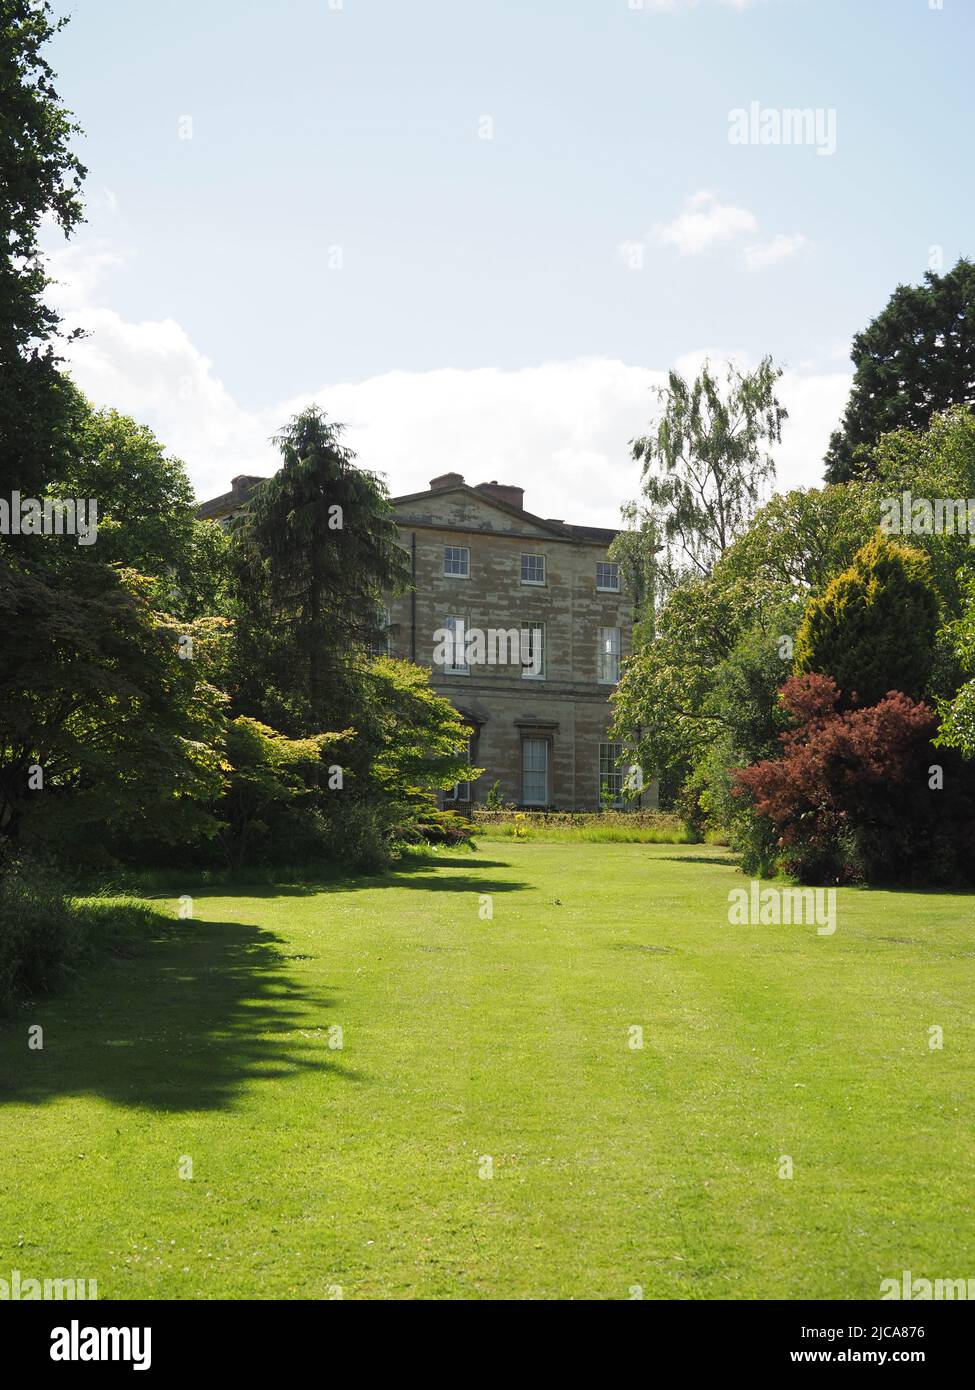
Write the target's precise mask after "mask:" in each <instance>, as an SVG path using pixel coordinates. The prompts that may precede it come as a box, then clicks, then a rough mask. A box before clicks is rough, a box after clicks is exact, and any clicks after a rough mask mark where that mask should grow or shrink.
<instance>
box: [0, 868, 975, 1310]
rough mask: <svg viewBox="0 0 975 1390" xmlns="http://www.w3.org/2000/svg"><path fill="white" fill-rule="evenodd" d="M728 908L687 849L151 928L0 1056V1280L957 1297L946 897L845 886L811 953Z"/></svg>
mask: <svg viewBox="0 0 975 1390" xmlns="http://www.w3.org/2000/svg"><path fill="white" fill-rule="evenodd" d="M742 881H743V880H742V879H741V876H740V874H739V873H738V871H737V868H736V867H735V864H734V861H733V859H732V858H731V857H730V856H729V855H727V854H726V853H724V852H722V851H720V850H715V849H713V848H709V847H707V846H686V847H670V846H662V845H661V846H654V845H648V846H647V845H619V844H603V845H586V844H584V843H572V844H539V843H529V844H519V843H516V842H504V843H501V842H495V843H494V844H493V845H485V846H484V847H483V848H482V850H481V851H480V852H479V853H478V854H476V855H464V856H460V855H452V854H446V853H442V854H440V855H438V856H437V857H436V859H435V860H434V861H425V862H421V861H415V862H412V863H410V864H407V865H405V866H403V867H402V868H401V869H400V870H399V871H397V872H392V873H389V874H385V875H381V876H377V877H376V878H373V879H370V880H365V881H360V882H359V883H352V882H351V881H348V880H344V881H333V882H323V883H320V884H315V883H305V884H301V883H290V884H284V885H270V884H265V885H260V884H258V885H252V886H249V887H247V888H243V889H238V890H234V889H232V888H229V887H226V886H213V885H211V886H207V885H205V884H192V883H186V884H183V885H181V888H182V891H183V893H185V894H190V895H192V896H193V910H194V916H193V918H192V919H186V920H178V919H177V918H176V917H175V916H174V915H173V914H175V912H176V910H177V895H176V894H175V893H174V894H172V895H171V896H168V897H166V898H163V899H160V900H159V902H158V904H157V906H158V907H159V909H160V910H161V911H162V912H165V913H166V914H167V915H166V916H165V917H164V916H157V917H154V918H152V919H151V925H150V926H147V927H144V928H143V929H142V931H141V934H136V935H134V936H133V938H132V940H131V942H130V945H129V949H128V951H127V952H122V951H115V952H112V953H111V954H109V955H108V956H106V957H104V958H103V960H102V962H101V963H100V964H98V965H96V966H94V967H93V968H92V969H91V971H90V973H88V974H87V975H85V976H84V977H82V978H81V979H79V980H78V981H77V982H76V983H75V984H74V985H73V986H72V987H71V989H70V990H69V991H68V992H67V993H64V994H62V995H60V996H56V997H54V998H52V999H49V1000H47V1001H45V1002H42V1003H37V1004H35V1005H33V1006H30V1007H27V1008H25V1009H22V1010H21V1011H20V1012H19V1013H18V1014H17V1016H16V1018H15V1019H13V1020H12V1021H8V1022H7V1023H6V1024H5V1025H3V1027H2V1028H0V1274H4V1275H5V1268H10V1269H12V1268H17V1269H19V1270H20V1271H21V1273H22V1276H23V1277H25V1278H26V1277H38V1278H43V1277H58V1276H62V1277H64V1276H72V1277H75V1278H82V1277H85V1278H96V1279H97V1280H98V1287H99V1294H100V1296H101V1297H103V1298H110V1297H114V1296H129V1297H144V1298H218V1297H241V1298H243V1297H255V1298H265V1297H274V1298H289V1297H295V1298H308V1297H310V1298H326V1297H331V1296H334V1295H335V1293H336V1291H337V1290H338V1289H341V1291H342V1293H343V1294H344V1296H345V1297H347V1298H362V1297H390V1298H407V1297H421V1298H434V1297H436V1298H488V1299H495V1298H577V1299H578V1298H600V1299H602V1298H607V1299H618V1298H624V1299H625V1298H628V1297H631V1296H632V1292H631V1291H632V1290H633V1289H634V1287H636V1286H638V1287H639V1288H640V1289H641V1290H642V1291H643V1294H644V1296H645V1297H646V1298H691V1299H700V1298H733V1299H737V1298H755V1297H759V1298H793V1297H812V1298H826V1297H838V1298H876V1297H877V1296H878V1293H879V1287H880V1281H881V1279H883V1278H886V1277H891V1276H893V1277H899V1275H900V1271H902V1270H904V1269H910V1270H911V1271H912V1272H913V1274H914V1276H915V1277H929V1278H934V1277H942V1276H944V1277H949V1276H954V1277H967V1276H968V1275H970V1274H972V1273H973V1272H975V1250H973V1237H972V1233H971V1210H972V1205H973V1198H975V1163H973V1158H975V1152H973V1148H975V1141H973V1135H975V1098H973V1088H972V1086H971V1075H972V1064H973V1052H975V1023H973V1017H972V1009H971V1001H972V998H973V997H975V991H973V986H975V941H973V935H975V933H973V925H972V924H973V918H975V913H973V907H975V897H973V896H971V895H963V894H950V893H939V894H929V893H900V892H868V891H855V890H844V891H841V892H840V894H839V903H838V926H837V931H836V933H835V935H833V936H831V937H822V936H818V935H817V933H816V931H815V929H814V928H811V927H761V926H754V927H731V926H729V925H728V921H727V894H728V891H729V889H730V888H732V887H737V886H739V885H740V884H741V883H742ZM488 909H491V910H492V914H493V915H491V916H490V917H489V916H487V915H486V914H487V912H488ZM32 1024H41V1025H42V1026H43V1029H44V1048H43V1050H42V1051H31V1050H30V1049H29V1048H28V1046H27V1041H28V1028H29V1027H30V1025H32ZM935 1026H937V1027H940V1028H941V1029H942V1030H943V1044H944V1045H943V1047H942V1048H941V1049H940V1050H939V1049H932V1047H931V1046H929V1042H930V1041H931V1039H932V1037H933V1036H935V1035H933V1034H932V1033H931V1032H930V1030H931V1029H932V1027H935ZM336 1028H341V1030H342V1034H341V1039H339V1034H338V1033H337V1032H335V1031H334V1030H335V1029H336ZM635 1028H639V1029H642V1042H643V1046H642V1047H640V1048H637V1047H634V1046H632V1045H631V1043H632V1042H634V1041H635V1040H637V1039H638V1037H639V1035H638V1034H637V1033H635V1032H634V1031H633V1030H634V1029H635ZM339 1040H341V1042H342V1046H341V1047H338V1046H336V1045H335V1044H336V1043H337V1042H338V1041H339ZM330 1044H332V1045H330ZM786 1158H788V1159H789V1160H791V1164H792V1171H793V1176H792V1177H791V1178H783V1177H780V1173H781V1172H783V1171H784V1170H785V1164H784V1160H785V1159H786ZM188 1160H192V1178H191V1179H189V1178H185V1177H181V1176H180V1172H181V1168H182V1171H183V1172H184V1173H185V1172H187V1171H188V1169H187V1161H188ZM488 1160H490V1162H488ZM487 1173H490V1174H491V1176H486V1174H487ZM5 1277H6V1276H5Z"/></svg>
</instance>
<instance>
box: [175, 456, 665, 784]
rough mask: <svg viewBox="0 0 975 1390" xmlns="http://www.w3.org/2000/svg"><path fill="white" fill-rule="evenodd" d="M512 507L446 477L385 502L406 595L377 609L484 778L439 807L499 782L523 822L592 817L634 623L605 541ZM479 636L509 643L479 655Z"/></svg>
mask: <svg viewBox="0 0 975 1390" xmlns="http://www.w3.org/2000/svg"><path fill="white" fill-rule="evenodd" d="M262 481H263V480H262V479H260V478H254V477H239V478H235V479H234V480H233V482H232V485H231V491H230V492H229V493H226V494H224V495H223V496H222V497H217V498H214V499H213V500H212V501H210V502H206V503H204V504H203V505H202V506H201V507H200V508H199V509H198V515H199V516H200V517H209V518H211V519H213V520H215V521H218V522H220V523H221V524H224V525H225V524H227V522H229V520H230V519H231V518H232V517H233V516H235V515H236V514H237V513H238V512H240V511H241V510H242V509H243V508H244V507H246V505H247V500H248V498H249V496H250V494H251V492H252V491H253V490H254V488H255V487H256V486H258V485H259V484H260V482H262ZM523 498H524V493H523V490H522V489H521V488H520V487H515V486H512V485H509V484H504V483H497V482H489V483H477V484H476V485H474V486H471V485H470V484H468V483H466V482H465V481H464V479H463V477H462V476H461V474H459V473H444V474H442V475H441V476H440V477H437V478H434V479H433V480H432V481H431V483H430V486H429V488H428V489H424V491H422V492H415V493H410V494H409V495H407V496H405V497H396V498H394V499H393V508H394V513H395V518H396V521H397V524H398V526H399V531H400V538H401V542H402V544H403V547H404V549H405V550H406V551H407V554H408V555H409V561H410V568H411V573H412V576H413V587H412V591H411V592H408V593H406V594H402V595H397V596H392V597H390V599H389V600H388V605H387V619H388V623H387V639H388V651H389V654H390V655H391V656H396V657H400V658H402V659H404V660H409V661H416V662H419V663H421V664H422V665H424V666H428V667H429V668H430V670H431V672H432V676H431V684H432V685H433V688H434V689H435V690H436V691H437V692H438V693H439V694H441V695H444V696H446V697H447V698H448V699H449V700H450V701H451V702H452V703H453V705H454V706H455V708H456V709H457V710H458V711H459V712H460V714H461V715H462V716H463V718H464V720H465V722H466V723H467V724H469V725H470V727H471V730H472V738H471V762H472V764H473V765H474V766H476V767H482V768H483V769H484V772H483V773H482V775H481V777H480V779H479V780H478V781H477V782H476V783H474V784H467V783H461V784H460V785H459V786H457V787H454V788H453V790H452V791H450V792H447V793H445V794H444V796H443V802H444V804H445V805H449V806H455V807H456V808H457V809H458V810H465V811H466V810H469V809H470V808H471V806H472V805H475V804H480V805H483V804H484V802H485V800H486V798H487V794H488V791H489V789H490V788H491V787H492V786H494V784H495V783H497V784H499V790H500V793H501V795H502V797H503V799H504V801H505V802H508V803H515V804H516V805H517V806H519V807H522V808H524V809H525V810H530V809H531V808H533V807H535V808H540V807H545V806H548V807H554V808H557V809H559V810H575V811H591V810H596V809H598V808H599V806H600V805H601V804H602V803H603V802H604V801H605V800H606V799H607V793H608V795H609V796H610V797H611V798H612V799H614V800H616V799H618V797H619V794H620V790H621V786H622V779H623V773H622V771H621V770H620V768H619V767H618V763H619V760H620V758H621V756H622V752H623V750H622V748H621V747H620V745H618V744H616V743H613V742H611V741H610V739H609V735H608V729H609V725H610V720H611V712H610V706H609V702H608V701H609V695H610V693H611V692H612V690H613V688H614V686H615V685H616V682H617V679H618V677H619V667H620V661H621V660H622V658H623V657H624V656H626V655H627V653H628V651H629V643H630V630H631V621H632V614H631V608H630V604H629V603H628V601H627V598H626V595H625V594H624V593H622V592H621V586H620V573H619V567H618V566H617V565H616V564H614V563H613V562H611V561H610V560H609V559H608V558H607V549H608V547H609V545H610V543H611V541H612V540H613V538H614V537H615V535H616V532H615V531H612V530H606V529H604V528H601V527H596V526H581V525H571V524H569V523H568V522H565V521H563V520H561V519H558V520H557V519H555V518H552V517H540V516H535V515H534V514H533V513H531V512H528V511H526V510H525V507H524V502H523ZM479 633H480V634H488V635H489V636H495V635H497V634H508V635H509V636H510V638H511V639H516V638H520V642H517V641H514V640H513V641H512V642H511V643H510V644H508V645H507V646H505V644H504V643H503V642H494V641H489V642H488V643H487V646H486V649H483V648H479V646H478V644H477V634H479ZM448 637H449V638H452V639H453V640H445V638H448ZM445 652H446V656H445ZM655 791H656V789H655V787H653V788H651V787H648V788H647V792H646V794H645V795H644V796H643V798H642V800H643V803H644V805H647V804H654V803H655Z"/></svg>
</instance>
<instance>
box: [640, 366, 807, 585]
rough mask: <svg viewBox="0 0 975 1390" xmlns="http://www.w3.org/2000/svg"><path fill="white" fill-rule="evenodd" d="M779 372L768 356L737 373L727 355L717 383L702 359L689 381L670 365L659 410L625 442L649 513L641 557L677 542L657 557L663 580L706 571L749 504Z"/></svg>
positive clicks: (757, 486)
mask: <svg viewBox="0 0 975 1390" xmlns="http://www.w3.org/2000/svg"><path fill="white" fill-rule="evenodd" d="M781 374H782V373H781V370H780V369H779V368H776V367H773V366H772V361H771V358H768V357H766V358H764V359H763V360H762V362H761V363H760V364H759V366H758V367H757V368H756V369H755V371H754V372H749V373H744V374H743V373H741V372H740V371H738V369H737V368H736V367H735V366H733V365H732V364H730V363H729V365H728V368H727V376H726V389H725V390H724V391H722V389H721V386H720V385H719V383H718V381H717V380H716V379H715V377H714V376H713V375H712V373H711V369H710V366H709V365H708V364H707V363H705V365H704V367H703V368H702V370H701V372H700V374H699V375H698V376H697V378H696V379H695V380H694V381H693V382H687V381H686V380H685V379H684V378H683V377H682V376H681V375H680V374H679V373H678V372H676V371H671V372H670V374H669V377H668V383H667V386H666V387H665V388H663V387H662V388H660V389H659V391H658V393H657V395H658V399H659V401H660V404H661V406H662V414H661V418H660V420H659V421H658V422H657V425H656V427H655V429H654V430H653V432H652V433H651V434H649V435H645V436H643V437H642V438H640V439H636V440H634V441H633V445H632V448H633V457H634V458H635V459H637V460H638V461H639V462H640V463H642V465H643V491H644V496H645V498H646V503H647V511H648V513H649V517H650V525H649V526H648V527H647V528H646V542H645V543H646V547H647V549H648V550H649V551H650V552H651V556H650V557H649V558H648V559H647V560H646V561H645V562H644V563H645V564H648V563H653V560H652V556H653V555H655V554H656V551H655V549H654V547H656V546H658V545H659V541H660V540H663V541H664V542H665V543H666V544H667V545H668V546H676V548H677V555H676V557H675V558H674V559H673V560H672V561H671V560H668V561H667V562H665V565H664V572H665V583H666V585H667V587H670V584H671V583H672V582H674V580H675V579H676V577H677V576H679V575H680V574H681V573H683V572H684V571H685V570H687V569H688V568H689V569H690V570H691V572H693V573H696V574H699V575H706V574H708V573H709V572H710V570H711V567H712V566H713V565H714V563H715V561H716V560H717V559H718V558H719V556H720V555H722V554H723V553H724V551H725V550H727V548H728V546H729V545H730V544H731V542H732V541H733V540H734V538H735V537H736V536H737V535H739V534H740V533H741V532H742V530H743V529H744V527H745V526H746V524H747V522H748V519H749V517H750V516H751V514H752V512H753V511H754V510H755V506H756V504H757V503H758V500H759V498H760V496H761V493H762V490H763V488H764V486H765V484H766V483H767V482H768V480H769V479H770V478H771V477H772V476H773V474H774V465H773V462H772V457H771V454H770V453H769V452H768V448H769V446H770V445H773V444H776V443H778V442H779V440H780V438H781V431H782V421H783V420H784V419H785V418H786V414H787V412H786V411H785V409H784V408H783V407H782V406H780V405H779V402H778V400H777V399H776V397H775V383H776V381H777V380H778V378H779V377H780V376H781Z"/></svg>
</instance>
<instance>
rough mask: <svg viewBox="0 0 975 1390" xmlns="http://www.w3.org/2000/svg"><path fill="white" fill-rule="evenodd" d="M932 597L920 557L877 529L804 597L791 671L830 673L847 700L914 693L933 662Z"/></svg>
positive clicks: (934, 610)
mask: <svg viewBox="0 0 975 1390" xmlns="http://www.w3.org/2000/svg"><path fill="white" fill-rule="evenodd" d="M937 628H938V600H937V597H936V595H935V593H934V589H933V586H932V582H931V569H930V564H929V562H928V559H927V556H926V555H925V554H924V553H923V552H922V551H919V550H914V549H912V548H911V547H910V546H906V545H900V544H898V543H897V542H895V541H891V540H888V539H886V538H885V537H884V536H882V535H881V534H880V533H879V532H878V533H877V535H876V536H874V538H873V539H872V540H871V541H869V542H868V543H867V544H866V545H865V546H863V547H861V549H860V550H858V551H857V553H856V555H855V556H854V558H853V563H852V565H850V567H849V569H846V570H844V571H843V573H842V574H839V575H837V577H836V578H835V579H833V580H831V581H830V583H829V584H828V585H827V587H826V590H825V592H824V593H823V594H822V595H820V596H818V597H815V598H812V599H810V600H809V602H808V604H807V605H806V611H805V614H804V615H803V619H802V625H801V627H800V629H799V632H798V635H797V638H796V648H795V670H796V673H797V674H802V673H804V672H811V671H815V672H820V673H822V674H825V675H829V676H832V677H833V678H834V679H835V681H836V683H837V685H838V687H839V689H840V691H841V692H842V694H843V696H844V698H845V700H846V701H847V702H848V703H850V704H856V703H859V704H861V705H864V704H868V705H869V704H875V703H876V702H877V701H878V700H880V699H881V698H882V697H883V696H884V695H886V694H887V692H888V691H891V690H899V691H902V692H903V693H904V694H906V695H910V696H912V697H914V698H918V697H920V696H921V695H922V694H923V693H924V691H925V689H926V687H927V684H928V680H929V678H930V676H931V671H932V668H933V665H934V654H935V638H936V633H937Z"/></svg>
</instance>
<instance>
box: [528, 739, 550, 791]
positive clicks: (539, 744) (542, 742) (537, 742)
mask: <svg viewBox="0 0 975 1390" xmlns="http://www.w3.org/2000/svg"><path fill="white" fill-rule="evenodd" d="M530 744H531V745H533V746H534V747H535V748H542V749H544V757H543V759H542V762H543V766H542V767H526V766H525V753H526V750H527V749H528V746H529V745H530ZM550 761H551V760H550V758H549V740H548V739H547V738H523V739H522V740H521V804H522V806H547V805H548V804H549V799H550V798H549V788H548V779H549V764H550ZM526 773H532V774H537V773H541V774H542V776H543V778H544V787H543V795H542V797H541V798H540V799H535V798H533V797H528V796H526V795H525V786H526V784H525V774H526Z"/></svg>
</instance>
